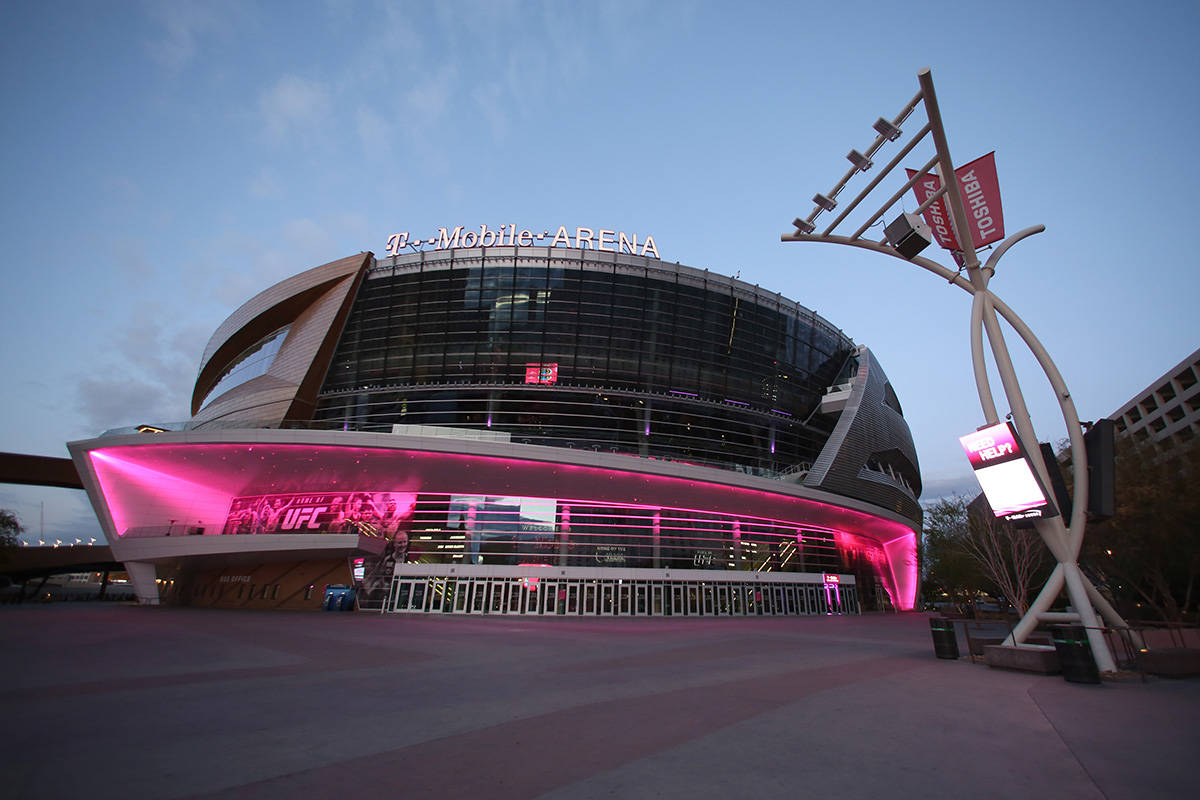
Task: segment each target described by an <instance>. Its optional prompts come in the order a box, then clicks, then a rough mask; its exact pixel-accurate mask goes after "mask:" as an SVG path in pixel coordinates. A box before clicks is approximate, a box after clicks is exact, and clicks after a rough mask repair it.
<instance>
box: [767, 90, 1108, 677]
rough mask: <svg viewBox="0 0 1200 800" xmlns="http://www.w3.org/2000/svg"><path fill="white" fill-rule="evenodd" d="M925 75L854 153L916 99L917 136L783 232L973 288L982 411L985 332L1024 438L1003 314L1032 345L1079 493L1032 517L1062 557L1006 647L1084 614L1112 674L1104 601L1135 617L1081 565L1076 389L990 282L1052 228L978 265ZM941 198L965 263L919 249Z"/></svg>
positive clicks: (992, 420) (987, 410)
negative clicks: (922, 154) (853, 223)
mask: <svg viewBox="0 0 1200 800" xmlns="http://www.w3.org/2000/svg"><path fill="white" fill-rule="evenodd" d="M917 80H918V83H919V85H920V91H918V92H917V94H916V95H915V96H914V97H913V98H912V99H911V100H910V101H908V103H907V104H905V106H904V107H903V108H902V109H901V110H900V113H898V114H897V115H896V116H895V117H893V118H892V119H891V120H887V119H884V118H883V117H880V118H879V119H878V120H876V122H875V124H874V125H873V126H872V127H873V128H874V130H875V132H876V133H877V134H878V135H877V136H876V138H875V140H874V142H872V143H871V146H870V147H868V148H867V150H866V152H865V153H861V154H860V153H858V151H857V150H852V151H851V156H854V155H855V154H858V155H859V156H861V157H862V159H863V160H867V161H869V160H870V159H872V158H873V157H874V156H875V154H876V153H877V152H878V151H879V150H880V149H881V148H882V147H883V145H884V144H886V143H889V142H894V141H899V140H900V139H901V138H902V135H903V131H902V130H901V126H902V125H904V124H905V122H906V120H907V119H908V117H909V116H910V115H911V114H912V113H913V111H915V110H916V109H917V107H918V106H923V107H924V109H925V115H926V118H927V122H926V124H925V125H924V126H922V127H921V128H920V129H918V130H917V131H916V132H915V133H914V134H912V136H911V137H910V139H909V141H908V142H907V143H906V144H904V145H903V146H902V147H901V148H900V151H899V152H898V153H897V154H896V155H895V157H893V158H892V159H891V160H890V161H889V162H888V163H887V164H886V165H884V166H883V167H881V168H880V169H879V170H878V172H877V173H876V175H875V177H874V178H873V179H872V180H871V181H870V182H869V183H868V184H867V185H866V187H865V188H863V190H862V191H860V192H859V193H858V194H857V195H856V196H855V197H854V199H853V200H851V201H850V202H848V203H846V204H845V205H844V206H843V208H842V211H841V213H840V214H839V215H838V216H837V217H836V218H835V219H834V220H833V222H831V223H830V224H829V225H828V226H827V227H826V228H825V229H824V230H823V231H821V232H820V233H817V232H816V230H817V227H816V221H817V218H818V217H819V216H820V215H821V214H822V213H823V212H824V211H832V210H833V209H834V207H835V206H836V205H837V196H838V195H839V194H840V193H841V191H842V190H843V189H844V188H845V186H846V184H847V183H848V182H849V181H850V179H851V178H853V177H854V176H855V175H856V174H858V173H859V172H860V171H865V168H862V167H861V164H860V162H859V161H858V160H856V159H855V158H853V157H850V156H848V158H850V160H851V163H852V164H854V166H852V167H851V169H850V170H849V171H848V172H847V173H846V174H845V175H844V176H842V178H841V180H839V181H838V182H837V183H836V184H834V186H833V188H832V189H830V191H829V192H827V193H825V194H818V195H817V196H816V198H814V201H813V202H814V204H815V206H814V208H813V210H812V212H811V213H810V214H809V215H808V217H807V218H805V219H800V218H796V220H794V221H793V223H792V226H793V227H794V228H795V230H794V231H791V232H788V233H785V234H783V235H782V236H781V237H780V238H781V240H782V241H785V242H827V243H830V244H841V245H848V246H851V247H860V248H863V249H866V250H871V251H874V252H877V253H883V254H885V255H890V256H893V257H896V258H900V259H903V260H905V261H909V262H911V263H913V264H916V265H917V266H919V267H921V268H922V269H925V270H927V271H929V272H932V273H933V274H935V275H937V276H939V277H941V278H943V279H944V280H946V281H948V282H949V283H952V284H954V285H956V286H958V287H959V288H961V289H963V290H964V291H966V292H967V293H969V294H970V295H971V296H972V304H971V331H970V333H971V362H972V366H973V369H974V373H975V384H976V389H977V391H978V394H979V403H980V406H981V407H982V409H983V414H984V417H985V418H986V420H987V422H988V424H996V423H998V422H999V421H1000V417H999V415H998V414H997V412H996V404H995V400H994V398H993V396H992V390H991V386H990V384H989V380H988V373H987V364H986V361H985V359H984V351H983V338H984V334H985V333H986V335H987V340H988V343H989V345H990V348H991V351H992V357H993V359H994V360H995V362H996V368H997V372H998V373H999V375H1000V379H1001V383H1002V385H1003V388H1004V395H1005V398H1006V399H1007V401H1008V404H1009V408H1010V410H1011V417H1012V421H1013V423H1014V425H1015V426H1016V428H1017V432H1018V433H1019V434H1020V437H1021V439H1022V440H1024V441H1025V442H1028V443H1031V444H1032V443H1036V442H1037V441H1039V440H1038V438H1037V434H1036V433H1035V431H1034V429H1033V422H1032V421H1031V420H1030V418H1029V411H1028V409H1027V408H1026V405H1025V398H1024V395H1023V394H1022V393H1021V387H1020V383H1019V381H1018V380H1017V376H1016V372H1015V371H1014V370H1013V365H1012V359H1011V357H1010V356H1009V352H1008V345H1007V344H1006V342H1005V340H1004V334H1003V331H1002V330H1001V328H1000V322H999V319H998V318H997V315H999V316H1000V317H1003V318H1004V319H1005V321H1007V322H1008V323H1009V325H1010V326H1011V327H1012V329H1013V330H1014V331H1015V332H1016V333H1017V335H1018V336H1020V337H1021V339H1022V340H1023V341H1024V342H1025V344H1026V346H1028V347H1029V349H1030V351H1031V352H1032V353H1033V356H1034V357H1035V358H1036V359H1037V362H1038V364H1039V365H1040V366H1041V367H1042V370H1043V371H1044V372H1045V374H1046V377H1047V378H1048V379H1049V381H1050V385H1051V386H1052V387H1053V389H1054V392H1055V395H1056V398H1057V400H1058V404H1059V407H1060V409H1061V410H1062V415H1063V421H1064V422H1065V423H1066V428H1067V433H1068V436H1069V437H1070V442H1071V450H1072V452H1074V453H1078V454H1080V455H1079V456H1078V457H1076V458H1073V459H1072V465H1073V469H1074V486H1075V497H1074V507H1073V512H1072V515H1071V519H1070V522H1069V524H1068V523H1066V522H1064V520H1063V519H1062V517H1051V518H1049V519H1039V520H1037V521H1036V522H1035V523H1034V527H1035V528H1036V529H1037V531H1038V533H1039V534H1040V535H1041V537H1042V540H1043V541H1044V542H1045V543H1046V546H1047V547H1048V548H1049V549H1050V552H1051V553H1052V554H1053V555H1054V558H1055V560H1056V561H1057V562H1058V564H1057V566H1056V567H1055V568H1054V571H1053V572H1051V574H1050V577H1049V578H1048V579H1047V580H1046V584H1045V585H1044V586H1043V587H1042V590H1041V592H1040V593H1039V594H1038V596H1037V598H1036V599H1035V600H1034V601H1033V603H1032V604H1031V605H1030V607H1029V610H1028V611H1027V612H1026V614H1025V616H1024V617H1022V618H1021V620H1020V622H1018V623H1017V626H1016V627H1015V628H1014V629H1013V632H1012V634H1011V635H1010V636H1009V637H1008V638H1007V639H1006V640H1005V642H1004V644H1005V645H1008V646H1017V645H1021V644H1023V643H1024V642H1025V640H1026V639H1027V638H1028V637H1029V635H1030V634H1031V633H1032V632H1033V631H1034V629H1035V628H1036V627H1037V625H1038V623H1039V622H1076V623H1079V624H1082V625H1083V626H1084V627H1085V629H1086V630H1087V637H1088V642H1089V644H1090V646H1091V650H1092V654H1093V656H1094V657H1095V659H1096V666H1097V667H1098V668H1099V669H1100V670H1101V671H1102V672H1114V671H1115V670H1116V664H1115V662H1114V660H1113V657H1112V653H1111V652H1110V651H1109V649H1108V644H1107V643H1106V642H1105V640H1104V636H1103V632H1102V630H1101V628H1100V625H1099V621H1098V619H1097V616H1096V610H1097V609H1098V610H1099V611H1100V613H1101V615H1103V617H1104V618H1105V619H1106V620H1107V621H1108V623H1109V624H1110V625H1112V626H1114V627H1122V628H1127V627H1128V625H1126V623H1125V621H1124V620H1123V619H1122V618H1121V616H1120V615H1119V614H1117V612H1116V610H1115V609H1113V607H1112V606H1111V605H1110V604H1109V603H1108V601H1107V600H1105V599H1104V597H1103V596H1102V595H1101V594H1100V592H1099V591H1097V589H1096V587H1095V586H1093V585H1092V584H1091V582H1090V581H1089V580H1088V579H1087V577H1086V576H1085V575H1084V574H1083V572H1082V571H1080V569H1079V564H1078V563H1077V561H1078V558H1079V550H1080V548H1081V546H1082V544H1083V534H1084V527H1085V524H1086V509H1087V505H1088V503H1087V497H1088V471H1087V464H1086V459H1085V458H1083V456H1082V454H1083V453H1085V452H1086V446H1085V444H1084V438H1083V429H1082V427H1081V426H1080V424H1079V415H1078V413H1077V412H1076V410H1075V403H1074V401H1073V400H1072V399H1071V393H1070V392H1069V391H1068V389H1067V386H1066V383H1065V382H1064V381H1063V379H1062V375H1061V374H1060V373H1059V371H1058V368H1057V367H1056V366H1055V365H1054V362H1053V361H1052V360H1051V358H1050V355H1049V353H1047V352H1046V349H1045V348H1044V347H1043V346H1042V344H1041V342H1039V341H1038V339H1037V337H1036V336H1035V335H1034V334H1033V331H1031V330H1030V329H1029V326H1028V325H1026V324H1025V323H1024V321H1022V320H1021V318H1020V317H1018V316H1017V314H1016V313H1015V312H1014V311H1013V310H1012V309H1011V308H1010V307H1009V306H1008V305H1007V304H1005V303H1004V302H1003V301H1002V300H1001V299H1000V298H999V297H997V296H996V295H995V294H994V293H993V292H992V291H991V290H990V288H989V284H990V281H991V279H992V276H993V275H995V272H996V265H997V263H998V262H999V260H1000V258H1001V256H1003V255H1004V254H1005V253H1006V252H1008V250H1009V248H1011V247H1012V246H1013V245H1014V244H1016V243H1017V242H1019V241H1021V240H1022V239H1025V238H1027V237H1029V236H1033V235H1034V234H1037V233H1041V232H1042V231H1044V230H1045V229H1046V228H1045V226H1044V225H1035V226H1033V227H1029V228H1025V229H1024V230H1021V231H1019V232H1017V233H1015V234H1013V235H1012V236H1009V237H1008V238H1007V239H1004V240H1003V241H1002V242H1000V243H999V244H998V245H997V246H996V247H995V249H994V250H993V251H992V253H991V255H990V256H989V257H988V259H987V261H986V262H985V263H982V264H981V263H980V260H979V255H978V253H977V252H976V245H975V239H974V237H973V231H972V230H971V229H970V225H969V224H968V222H969V220H970V219H971V218H970V217H968V215H967V212H966V205H965V204H964V202H963V196H962V192H961V190H960V185H959V180H958V176H957V174H956V172H955V168H954V163H953V161H952V160H951V158H950V148H949V145H948V144H947V142H946V133H945V130H944V128H943V127H942V118H941V112H940V110H939V108H938V102H937V95H936V93H935V92H934V88H933V76H932V75H931V74H930V71H929V69H923V70H921V71H920V72H918V73H917ZM926 136H929V137H930V138H931V139H932V141H933V145H934V150H935V153H934V155H933V157H932V158H930V159H929V161H927V162H926V163H925V165H924V166H922V167H921V168H920V169H919V170H916V171H915V172H913V171H911V170H910V172H912V175H911V176H910V177H909V178H908V180H907V181H906V182H905V183H904V184H903V185H902V186H901V187H900V189H899V190H897V191H896V192H895V193H894V194H892V195H891V196H890V197H889V198H888V199H887V200H885V201H884V202H883V204H882V205H881V206H880V207H879V209H878V210H877V211H875V212H874V213H873V214H872V215H870V217H869V218H868V219H867V220H866V221H865V222H864V223H863V224H862V225H860V226H859V227H858V228H857V229H856V230H855V231H853V232H852V233H849V234H845V233H836V232H835V231H836V230H837V229H838V226H839V225H841V224H842V223H843V222H844V221H845V220H846V218H847V217H848V216H849V215H850V214H851V212H853V211H854V210H855V209H856V208H857V207H858V206H859V205H860V204H861V203H862V202H863V201H864V200H865V199H866V198H867V196H868V195H869V194H870V193H871V192H872V191H874V190H875V189H876V187H878V186H879V184H880V183H881V182H882V181H883V180H884V179H885V178H886V177H887V176H888V174H889V173H891V172H892V170H893V169H895V168H896V167H897V166H898V165H899V164H900V162H901V161H902V160H903V159H904V158H906V157H907V156H908V155H909V153H911V152H912V151H913V149H914V148H915V147H916V146H917V144H918V143H920V142H921V141H922V140H924V139H925V137H926ZM929 176H933V177H934V178H935V179H936V181H935V182H936V183H937V184H940V185H939V186H938V188H936V189H935V190H933V191H930V192H929V193H928V194H927V196H926V197H925V199H924V200H923V201H922V202H921V204H920V205H919V206H918V207H917V209H916V211H915V212H914V213H912V214H903V213H902V214H901V215H900V216H899V217H897V218H896V219H893V220H892V221H891V222H890V223H889V224H888V225H887V226H886V227H885V236H884V238H883V240H882V241H871V240H869V239H863V238H862V236H863V234H864V233H865V232H866V231H867V230H868V229H869V228H871V227H872V226H874V225H875V224H877V223H878V222H879V220H880V219H881V218H883V217H884V216H885V214H887V213H888V212H889V210H890V209H892V207H893V206H895V205H896V203H897V202H899V201H900V199H901V198H902V197H903V196H904V195H905V194H906V193H907V192H909V191H910V190H912V188H913V187H914V186H916V185H917V183H918V182H919V181H922V179H925V178H927V177H929ZM939 201H940V202H941V205H940V208H943V209H944V213H945V214H946V215H947V216H948V217H949V220H948V225H947V226H946V227H947V232H946V233H947V237H948V238H949V240H950V241H954V240H956V241H957V245H958V249H957V250H956V251H955V252H954V253H953V255H954V260H955V262H956V264H957V266H958V269H956V270H955V269H950V268H948V267H945V266H942V265H941V264H939V263H937V262H935V261H933V260H931V259H929V258H927V257H924V256H921V255H920V252H921V251H922V250H923V249H924V248H925V246H927V244H928V240H927V239H926V238H925V236H926V234H925V233H924V232H923V231H922V226H924V222H923V221H922V220H921V215H922V214H924V213H925V212H926V211H927V210H928V209H930V207H931V206H933V205H934V204H935V203H939ZM928 230H929V228H928V227H927V226H925V227H924V231H928ZM941 233H942V232H941V231H940V230H939V242H942V241H945V239H942V238H940V237H941ZM930 238H932V237H930ZM963 270H965V271H966V276H965V277H964V276H963V274H962V273H963ZM1029 457H1030V460H1031V462H1032V463H1033V466H1034V468H1035V470H1036V471H1037V473H1038V476H1039V477H1040V478H1041V480H1042V482H1043V485H1047V486H1049V485H1050V478H1049V472H1048V471H1047V469H1046V464H1045V461H1044V460H1043V458H1042V455H1041V452H1040V451H1039V448H1037V447H1030V452H1029ZM1064 588H1065V589H1066V591H1067V596H1068V598H1069V600H1070V602H1071V605H1072V606H1074V608H1075V609H1076V611H1075V612H1069V613H1067V614H1062V613H1058V614H1052V613H1050V611H1049V609H1050V605H1051V604H1052V603H1053V602H1054V600H1055V599H1056V598H1057V597H1058V596H1059V594H1060V593H1061V592H1062V590H1063V589H1064Z"/></svg>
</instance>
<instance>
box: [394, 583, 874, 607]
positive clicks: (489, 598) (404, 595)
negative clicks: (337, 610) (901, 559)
mask: <svg viewBox="0 0 1200 800" xmlns="http://www.w3.org/2000/svg"><path fill="white" fill-rule="evenodd" d="M386 609H387V610H389V611H394V612H401V613H425V614H439V613H440V614H541V615H547V614H552V615H577V616H670V615H692V616H749V615H755V616H758V615H770V616H775V615H780V614H858V613H860V609H859V605H858V595H857V593H856V592H855V589H854V586H853V585H845V584H843V585H821V584H779V583H754V584H750V583H746V582H738V581H729V582H723V581H705V582H698V581H631V580H612V579H610V580H603V579H597V580H562V579H560V580H546V579H539V578H484V577H436V576H422V577H397V578H395V580H394V582H393V584H392V588H391V592H390V595H389V599H388V604H387V606H386Z"/></svg>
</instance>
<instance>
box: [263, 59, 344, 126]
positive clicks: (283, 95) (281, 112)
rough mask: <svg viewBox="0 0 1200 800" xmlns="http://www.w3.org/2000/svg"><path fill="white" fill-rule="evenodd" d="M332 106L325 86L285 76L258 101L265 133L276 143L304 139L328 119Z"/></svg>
mask: <svg viewBox="0 0 1200 800" xmlns="http://www.w3.org/2000/svg"><path fill="white" fill-rule="evenodd" d="M332 105H333V104H332V102H331V100H330V97H329V90H328V88H326V86H325V84H323V83H319V82H316V81H309V80H305V79H304V78H301V77H299V76H296V75H284V76H283V77H282V78H280V79H279V82H278V83H276V84H275V85H274V86H273V87H271V88H270V89H268V90H267V91H265V92H263V94H262V96H261V97H260V99H259V111H260V113H261V114H262V118H263V130H264V132H265V133H266V135H267V136H268V137H269V138H271V139H274V140H279V139H283V138H285V137H287V136H289V135H300V136H304V135H306V134H307V133H308V132H310V131H311V130H312V129H314V128H315V127H317V126H318V125H319V124H320V123H321V122H322V121H323V120H325V119H326V118H328V116H329V112H330V109H331V108H332Z"/></svg>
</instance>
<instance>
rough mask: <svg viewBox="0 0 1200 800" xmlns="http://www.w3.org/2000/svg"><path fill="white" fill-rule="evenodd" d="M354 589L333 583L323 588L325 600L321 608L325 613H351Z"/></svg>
mask: <svg viewBox="0 0 1200 800" xmlns="http://www.w3.org/2000/svg"><path fill="white" fill-rule="evenodd" d="M354 595H355V589H354V587H353V586H346V585H345V584H340V583H334V584H330V585H329V586H326V587H325V600H324V602H323V603H322V604H321V607H322V608H323V609H325V610H326V611H353V610H354Z"/></svg>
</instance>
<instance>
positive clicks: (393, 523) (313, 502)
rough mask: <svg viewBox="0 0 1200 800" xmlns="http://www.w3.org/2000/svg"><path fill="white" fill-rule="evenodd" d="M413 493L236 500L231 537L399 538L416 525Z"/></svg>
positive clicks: (227, 524) (229, 530)
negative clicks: (344, 535) (340, 535)
mask: <svg viewBox="0 0 1200 800" xmlns="http://www.w3.org/2000/svg"><path fill="white" fill-rule="evenodd" d="M416 500H417V496H416V495H415V494H413V493H412V492H309V493H300V494H260V495H246V496H242V497H235V498H234V499H233V502H232V503H230V506H229V513H228V514H227V515H226V518H225V527H224V529H223V530H222V531H221V532H222V533H226V534H233V533H238V534H255V533H357V534H360V535H364V536H380V537H384V538H388V539H391V538H394V537H396V536H397V534H400V533H404V534H405V535H407V530H406V529H405V528H404V526H405V525H406V523H411V522H412V517H413V509H414V508H415V507H416Z"/></svg>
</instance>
